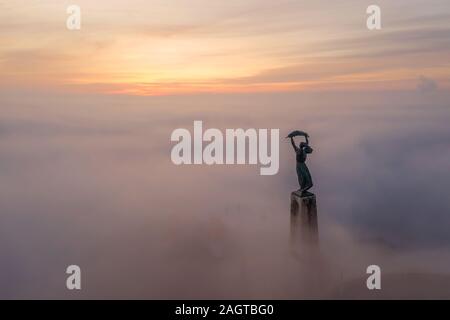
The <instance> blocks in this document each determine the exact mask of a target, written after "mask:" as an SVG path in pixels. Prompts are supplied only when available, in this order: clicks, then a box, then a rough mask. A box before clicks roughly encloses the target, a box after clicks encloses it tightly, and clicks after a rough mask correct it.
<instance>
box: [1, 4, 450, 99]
mask: <svg viewBox="0 0 450 320" xmlns="http://www.w3.org/2000/svg"><path fill="white" fill-rule="evenodd" d="M70 4H77V5H79V6H80V7H81V19H82V22H81V30H79V31H69V30H68V29H67V28H66V19H67V17H68V14H67V13H66V8H67V6H68V5H70ZM370 4H373V3H372V2H366V1H360V0H358V1H357V0H347V1H332V2H331V1H322V0H319V1H302V0H295V1H285V0H281V1H269V0H246V1H242V0H239V1H237V0H227V1H212V0H150V1H149V0H129V1H117V0H108V1H106V0H105V1H104V0H97V1H86V0H75V1H56V0H47V1H31V0H15V1H0V85H1V86H2V87H4V88H5V87H6V88H8V87H14V88H33V89H39V88H45V89H47V90H48V89H50V90H56V91H75V92H94V93H121V94H133V95H171V94H180V93H201V92H260V91H297V90H415V89H416V88H417V86H421V85H424V86H425V87H430V86H431V87H437V88H439V89H440V90H448V88H449V87H450V76H449V75H450V59H449V57H450V37H449V35H450V25H449V21H450V6H449V5H448V0H433V1H419V0H399V1H381V0H380V1H376V4H378V5H379V6H380V7H381V9H382V29H381V30H379V31H369V30H368V29H367V28H366V18H367V14H366V8H367V6H368V5H370Z"/></svg>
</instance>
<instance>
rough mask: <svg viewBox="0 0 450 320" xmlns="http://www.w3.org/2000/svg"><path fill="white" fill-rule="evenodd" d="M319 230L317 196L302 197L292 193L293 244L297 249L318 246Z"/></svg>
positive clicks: (297, 193) (296, 192)
mask: <svg viewBox="0 0 450 320" xmlns="http://www.w3.org/2000/svg"><path fill="white" fill-rule="evenodd" d="M318 242H319V228H318V224H317V204H316V196H315V195H314V194H310V195H308V196H302V195H301V194H300V193H299V192H298V191H294V192H292V193H291V244H292V245H293V246H295V247H296V248H299V247H303V246H305V245H311V246H314V245H317V244H318Z"/></svg>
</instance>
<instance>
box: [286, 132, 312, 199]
mask: <svg viewBox="0 0 450 320" xmlns="http://www.w3.org/2000/svg"><path fill="white" fill-rule="evenodd" d="M296 136H303V137H305V142H300V144H299V145H298V147H297V146H296V145H295V141H294V137H296ZM286 138H290V139H291V143H292V147H293V148H294V150H295V154H296V161H297V178H298V184H299V185H300V189H299V190H298V191H299V192H300V193H301V195H302V197H308V196H312V195H313V193H311V192H308V190H309V189H311V187H312V186H313V182H312V178H311V174H310V173H309V169H308V167H307V166H306V163H305V162H306V157H307V155H308V154H309V153H311V152H313V149H312V148H311V147H310V146H309V140H308V138H309V135H308V134H307V133H306V132H303V131H299V130H296V131H293V132H291V133H290V134H289V135H288V136H287V137H286Z"/></svg>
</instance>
